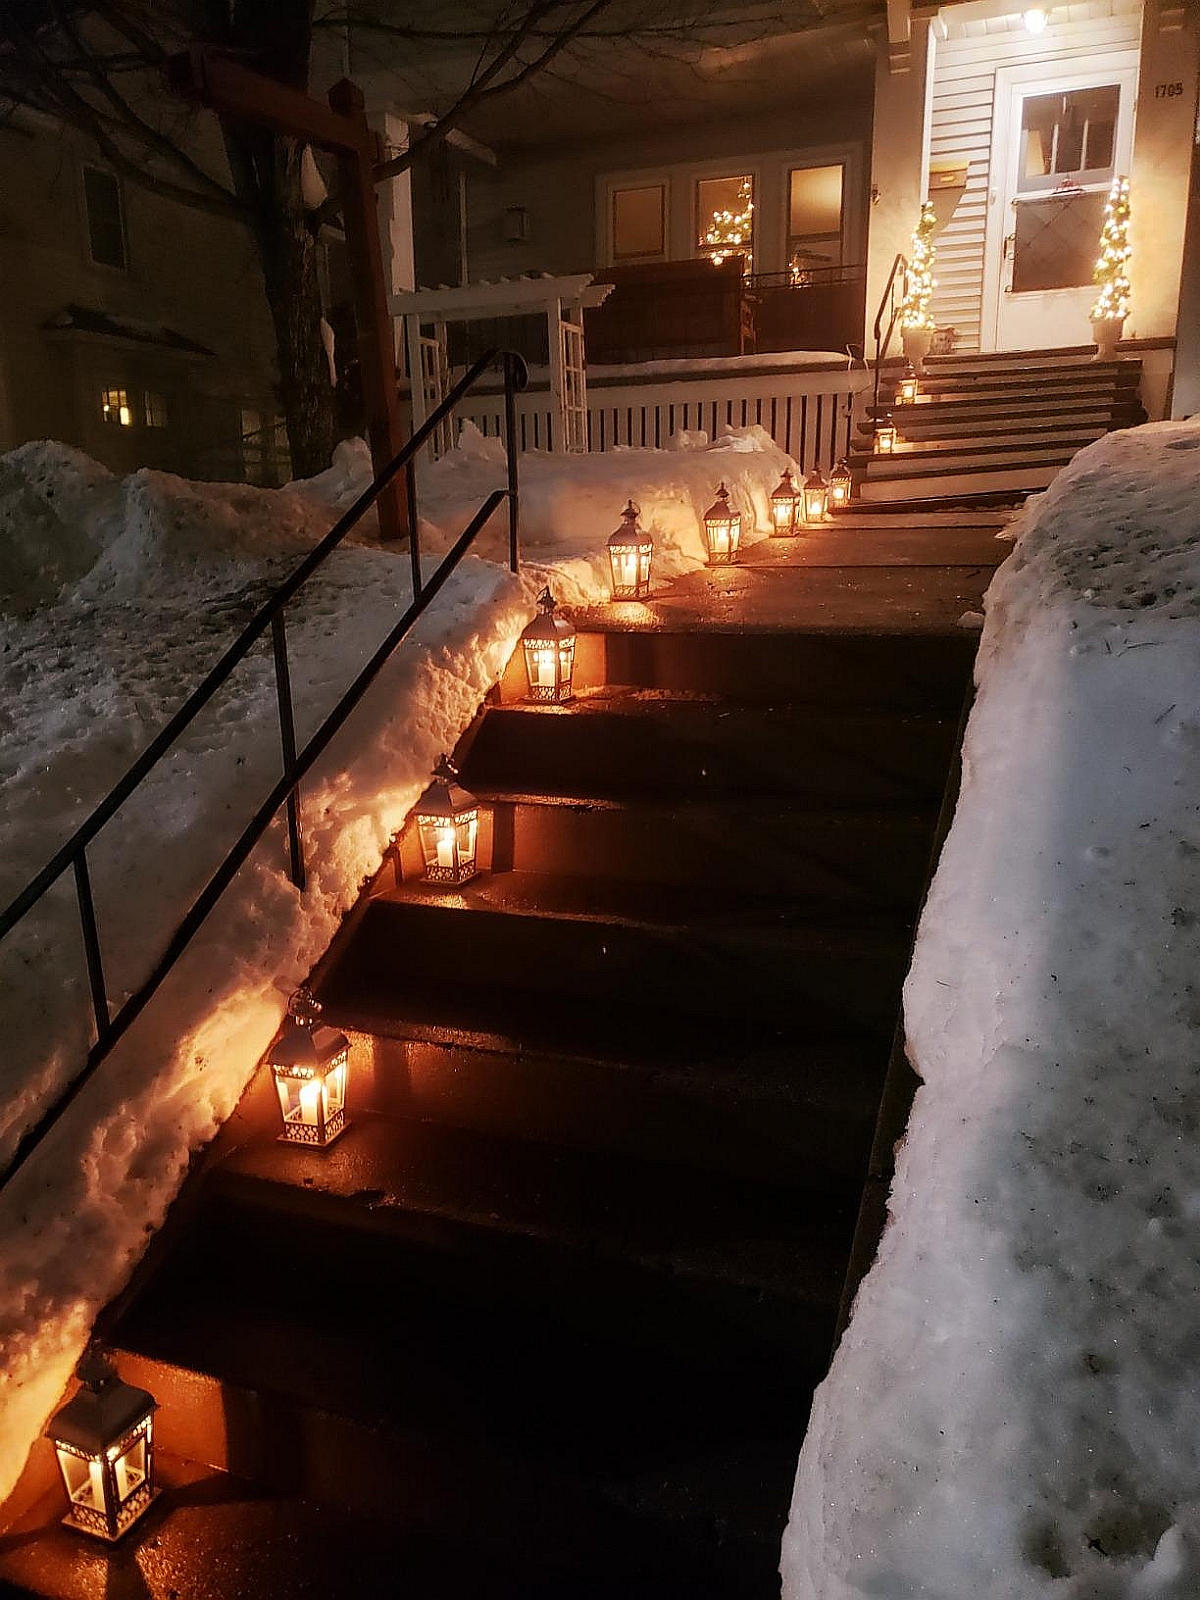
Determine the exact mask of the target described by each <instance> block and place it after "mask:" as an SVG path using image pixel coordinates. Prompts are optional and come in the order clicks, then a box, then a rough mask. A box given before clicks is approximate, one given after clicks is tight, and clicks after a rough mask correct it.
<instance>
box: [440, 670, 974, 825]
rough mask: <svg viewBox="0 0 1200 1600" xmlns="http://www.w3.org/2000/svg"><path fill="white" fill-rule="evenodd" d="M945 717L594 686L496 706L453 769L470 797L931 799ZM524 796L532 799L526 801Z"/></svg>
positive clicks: (948, 726)
mask: <svg viewBox="0 0 1200 1600" xmlns="http://www.w3.org/2000/svg"><path fill="white" fill-rule="evenodd" d="M954 732H955V723H954V719H953V718H951V717H949V716H946V715H937V714H935V713H931V712H925V711H920V712H918V711H910V712H907V713H905V712H896V711H880V710H874V709H872V708H870V707H855V706H851V707H847V708H846V709H845V710H843V711H840V712H837V713H829V712H823V711H821V710H819V709H816V708H811V707H805V708H798V707H796V706H794V705H782V706H769V707H768V706H762V705H753V704H752V705H746V706H742V705H737V704H734V703H731V702H730V701H729V700H727V699H721V698H718V697H717V696H714V695H691V696H685V695H681V694H676V695H664V694H662V693H659V692H656V691H654V690H645V689H637V688H628V689H604V690H601V691H598V692H597V693H595V694H592V695H589V696H585V697H582V698H580V699H579V700H578V701H577V702H576V704H575V708H574V713H573V715H571V716H567V717H564V716H560V715H555V714H554V712H553V711H549V712H546V711H542V710H540V709H539V708H537V707H533V706H523V707H498V708H496V709H494V710H492V711H491V712H489V714H488V715H487V716H486V717H485V718H483V720H482V723H481V725H480V727H479V729H478V731H477V733H476V734H475V737H474V739H473V740H472V742H471V745H470V749H469V751H468V754H467V757H466V759H465V761H464V763H463V768H462V782H463V783H464V784H465V785H466V787H467V788H468V789H471V790H472V791H473V792H476V793H481V792H483V791H486V792H487V793H489V794H493V795H495V794H507V795H509V796H512V797H522V798H524V797H523V796H521V790H522V786H524V785H527V784H528V783H529V781H530V776H531V775H533V774H536V778H537V783H538V786H539V790H540V792H541V795H543V796H545V795H555V796H557V797H559V798H564V799H565V798H573V799H610V800H621V799H624V800H629V799H633V798H637V799H644V800H650V801H654V800H665V801H672V800H675V799H677V798H681V797H683V796H684V795H685V792H686V794H687V795H688V796H694V795H695V793H696V792H697V791H699V792H700V793H702V794H704V795H707V796H710V797H712V798H713V799H714V800H716V799H717V798H729V799H733V798H740V799H742V800H747V799H754V798H762V797H763V796H764V795H767V794H771V795H779V796H783V795H787V796H789V797H790V798H791V799H792V800H793V801H795V802H796V803H798V804H800V805H807V806H818V807H819V806H837V805H849V806H853V807H861V806H862V805H863V803H864V801H866V800H868V799H870V800H878V801H882V802H886V803H896V802H903V803H908V804H912V803H914V802H918V803H921V802H924V803H929V802H936V800H937V799H938V798H939V797H940V793H941V787H942V783H943V774H944V771H945V764H946V761H947V759H948V756H949V751H950V748H951V745H952V743H953V739H954ZM529 798H532V797H529Z"/></svg>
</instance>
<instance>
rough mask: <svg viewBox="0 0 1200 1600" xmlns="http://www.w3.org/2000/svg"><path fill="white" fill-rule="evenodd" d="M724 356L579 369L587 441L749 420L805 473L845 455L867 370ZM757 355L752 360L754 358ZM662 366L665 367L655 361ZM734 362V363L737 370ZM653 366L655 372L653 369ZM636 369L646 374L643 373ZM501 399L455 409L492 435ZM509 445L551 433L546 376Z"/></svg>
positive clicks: (603, 445) (659, 442)
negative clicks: (702, 364)
mask: <svg viewBox="0 0 1200 1600" xmlns="http://www.w3.org/2000/svg"><path fill="white" fill-rule="evenodd" d="M755 359H756V358H754V357H750V358H748V359H747V360H746V361H745V362H744V363H742V362H739V361H737V360H736V359H734V358H730V359H729V360H727V361H723V362H721V364H720V370H717V371H713V370H711V369H712V366H713V364H712V363H709V364H708V367H709V370H707V371H706V370H703V369H701V370H695V369H694V370H693V373H692V374H689V373H688V372H686V371H680V370H678V369H680V368H682V367H683V366H684V363H682V362H647V363H646V364H645V366H644V368H642V369H640V371H639V373H638V376H636V377H635V376H627V375H626V374H628V373H629V369H628V368H621V369H617V370H618V371H619V373H620V376H607V375H606V373H605V369H604V368H603V367H599V368H596V367H593V368H589V369H588V374H587V447H588V449H589V450H590V451H597V450H611V449H613V448H614V447H615V446H617V445H633V446H641V447H643V448H650V449H661V448H663V447H664V446H665V445H666V444H667V443H668V441H669V440H670V438H671V435H672V434H674V433H678V432H680V431H681V430H684V429H687V430H703V431H704V432H705V433H707V434H708V436H709V438H710V439H715V438H717V437H718V436H719V435H720V434H722V433H725V432H726V431H727V430H728V429H730V428H744V427H748V426H749V425H751V424H752V423H758V424H759V425H760V426H761V427H763V428H764V429H765V430H766V431H767V433H769V434H770V436H771V438H772V439H774V441H775V442H776V444H778V445H779V446H780V448H781V449H783V450H786V451H787V453H788V454H789V455H790V456H792V457H793V458H794V459H795V460H796V461H798V462H799V463H800V465H801V466H802V467H804V469H805V470H806V471H807V470H809V469H810V468H812V467H813V466H817V465H819V466H821V467H824V468H828V467H831V466H833V464H834V463H835V462H836V461H837V460H838V458H839V457H840V456H844V455H846V454H848V453H849V449H850V439H851V429H852V425H853V424H852V411H853V406H854V397H855V396H856V395H857V394H860V393H862V392H863V390H864V388H865V386H866V384H867V382H868V378H869V374H868V373H867V372H866V370H865V368H864V367H862V366H861V365H860V366H858V367H855V368H852V369H848V368H847V365H846V363H845V362H844V361H842V362H840V363H837V364H834V363H832V362H830V363H828V364H822V365H820V366H792V367H788V366H771V365H769V364H767V365H757V364H754V363H755ZM758 361H760V362H761V361H762V358H758ZM663 367H667V368H669V369H670V370H669V371H668V372H665V373H664V372H662V371H661V369H662V368H663ZM739 368H740V370H739ZM656 369H659V370H656ZM641 372H644V373H645V374H646V377H645V378H644V379H643V378H642V377H641ZM503 411H504V402H503V397H502V395H500V394H496V395H495V396H492V395H488V394H478V393H473V394H472V395H471V396H470V399H469V400H468V401H467V403H466V404H465V405H464V407H463V409H462V412H461V417H462V418H465V419H469V420H470V421H471V422H473V423H474V424H475V426H476V427H477V428H478V429H479V430H480V432H481V433H483V434H485V435H486V436H488V437H490V438H498V437H499V436H500V433H501V429H502V427H503ZM517 430H518V443H519V446H520V448H521V449H522V450H548V449H552V448H553V447H554V445H555V443H556V441H555V440H554V437H553V431H552V430H553V407H552V404H551V396H550V389H549V385H548V384H539V383H538V381H537V380H536V379H535V381H534V382H533V383H531V384H530V387H529V388H528V389H527V390H526V391H525V393H524V394H522V395H520V396H518V401H517Z"/></svg>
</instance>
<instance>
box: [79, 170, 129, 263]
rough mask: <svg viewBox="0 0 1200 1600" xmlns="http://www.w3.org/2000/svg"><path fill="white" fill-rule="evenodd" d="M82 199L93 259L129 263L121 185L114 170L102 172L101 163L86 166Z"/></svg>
mask: <svg viewBox="0 0 1200 1600" xmlns="http://www.w3.org/2000/svg"><path fill="white" fill-rule="evenodd" d="M83 203H84V208H85V210H86V211H87V228H88V249H89V250H90V251H91V256H92V260H93V261H95V262H97V263H98V264H99V265H100V266H102V267H124V266H126V265H127V261H126V256H125V219H124V217H123V216H122V214H121V185H120V184H119V183H118V182H117V180H116V179H115V178H114V177H113V175H112V173H111V172H102V171H101V170H100V168H99V167H84V169H83Z"/></svg>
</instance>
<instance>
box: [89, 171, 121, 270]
mask: <svg viewBox="0 0 1200 1600" xmlns="http://www.w3.org/2000/svg"><path fill="white" fill-rule="evenodd" d="M79 167H80V181H79V203H80V206H81V208H82V210H83V239H84V246H85V248H86V250H87V259H88V261H89V262H90V263H91V265H92V266H93V267H99V268H100V269H101V271H102V272H128V271H129V229H128V226H127V225H126V220H125V189H124V186H123V185H122V183H121V179H120V177H119V176H118V175H117V174H116V173H115V172H110V171H109V169H108V168H107V167H104V166H101V165H100V163H99V162H98V161H81V162H80V164H79ZM89 172H94V173H96V174H97V175H98V176H99V177H102V178H107V179H109V180H110V181H111V182H112V184H113V186H114V188H115V190H116V196H117V226H118V230H119V232H120V236H121V261H120V264H119V265H118V264H117V263H115V262H112V261H101V260H99V259H98V257H97V256H96V254H95V251H94V250H93V248H92V211H91V207H90V206H89V205H88V173H89Z"/></svg>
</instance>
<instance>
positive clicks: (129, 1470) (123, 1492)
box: [109, 1423, 150, 1504]
mask: <svg viewBox="0 0 1200 1600" xmlns="http://www.w3.org/2000/svg"><path fill="white" fill-rule="evenodd" d="M149 1446H150V1424H149V1423H147V1424H146V1429H145V1432H143V1433H138V1434H135V1436H134V1437H133V1439H132V1440H130V1442H129V1443H128V1444H127V1445H126V1446H125V1449H124V1450H122V1451H121V1453H120V1454H119V1455H117V1456H116V1457H115V1458H114V1459H113V1463H112V1467H113V1477H114V1478H115V1479H116V1484H117V1500H118V1501H119V1502H120V1503H122V1504H123V1503H124V1502H125V1501H126V1500H128V1499H129V1496H130V1495H131V1494H133V1493H135V1492H136V1491H137V1490H138V1489H140V1488H141V1486H142V1485H143V1484H144V1483H145V1481H146V1462H147V1455H148V1452H149ZM112 1455H113V1452H112V1451H111V1450H110V1451H109V1456H110V1457H112Z"/></svg>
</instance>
